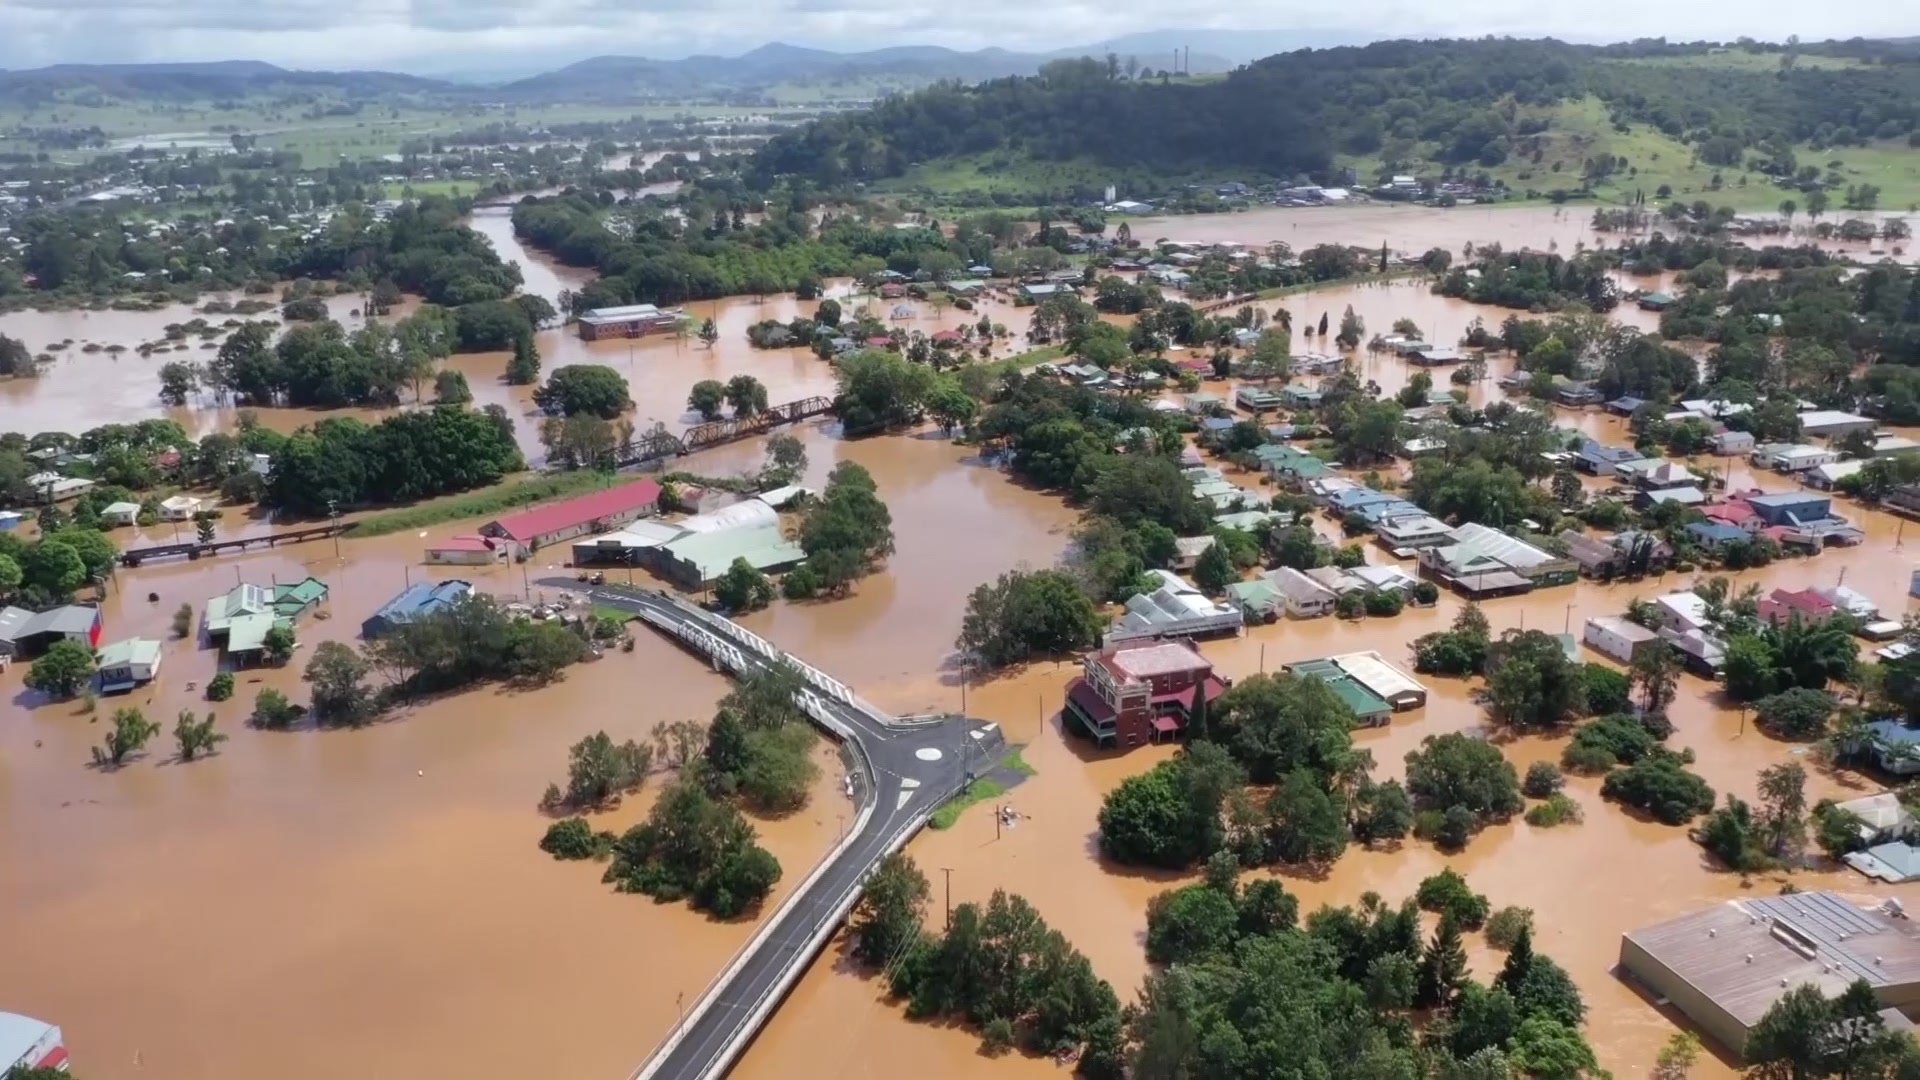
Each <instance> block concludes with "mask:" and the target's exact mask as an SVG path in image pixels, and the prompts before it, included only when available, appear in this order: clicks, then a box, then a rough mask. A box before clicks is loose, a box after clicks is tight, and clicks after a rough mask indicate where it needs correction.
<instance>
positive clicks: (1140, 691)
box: [1063, 641, 1227, 750]
mask: <svg viewBox="0 0 1920 1080" xmlns="http://www.w3.org/2000/svg"><path fill="white" fill-rule="evenodd" d="M1226 690H1227V683H1226V680H1224V679H1222V678H1220V677H1219V676H1218V675H1215V674H1214V673H1213V665H1212V664H1210V663H1208V662H1207V659H1206V658H1205V657H1203V656H1201V655H1200V654H1199V653H1198V652H1196V651H1195V650H1194V649H1193V647H1192V646H1190V645H1187V644H1184V643H1181V642H1170V641H1162V642H1154V643H1150V644H1148V643H1143V644H1134V645H1120V646H1109V647H1107V648H1104V649H1102V650H1100V651H1099V652H1096V653H1091V654H1089V655H1088V656H1087V657H1086V659H1085V660H1084V661H1082V666H1081V674H1080V675H1079V676H1077V677H1075V678H1074V679H1073V680H1072V681H1071V682H1069V683H1068V684H1067V700H1066V707H1065V709H1064V710H1063V716H1064V719H1065V720H1066V721H1067V726H1068V728H1069V729H1070V730H1073V731H1077V732H1079V733H1080V734H1081V735H1084V736H1085V737H1087V738H1089V739H1092V740H1093V741H1094V743H1095V744H1096V745H1098V746H1099V747H1100V748H1101V749H1103V750H1111V749H1132V748H1133V747H1136V746H1141V745H1145V744H1147V743H1155V742H1168V741H1173V740H1176V739H1178V738H1180V736H1181V735H1182V734H1183V733H1184V732H1185V731H1186V726H1187V722H1188V721H1189V720H1190V719H1191V718H1192V715H1193V709H1194V706H1195V704H1196V702H1197V701H1199V700H1202V699H1204V700H1206V701H1208V702H1211V701H1213V700H1214V699H1216V698H1218V697H1219V696H1220V695H1221V694H1223V693H1226Z"/></svg>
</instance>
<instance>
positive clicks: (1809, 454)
mask: <svg viewBox="0 0 1920 1080" xmlns="http://www.w3.org/2000/svg"><path fill="white" fill-rule="evenodd" d="M1747 460H1748V461H1749V462H1751V463H1752V464H1755V465H1758V466H1760V467H1761V468H1766V469H1772V470H1773V471H1774V472H1782V473H1796V472H1805V471H1806V470H1808V469H1811V468H1813V467H1814V466H1816V465H1825V464H1827V463H1829V462H1834V461H1839V460H1840V455H1839V454H1838V453H1837V452H1835V451H1832V450H1827V449H1823V448H1821V447H1818V446H1808V445H1806V444H1804V443H1765V444H1763V445H1760V446H1756V447H1754V448H1753V452H1752V453H1750V454H1748V455H1747Z"/></svg>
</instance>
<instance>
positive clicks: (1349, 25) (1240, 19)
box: [0, 0, 1920, 71]
mask: <svg viewBox="0 0 1920 1080" xmlns="http://www.w3.org/2000/svg"><path fill="white" fill-rule="evenodd" d="M1193 26H1201V27H1212V28H1223V29H1245V30H1256V29H1258V30H1286V29H1294V28H1299V29H1314V30H1327V31H1353V32H1361V33H1365V34H1368V35H1379V34H1388V35H1392V36H1440V35H1446V36H1459V35H1479V34H1488V33H1525V34H1539V33H1547V34H1554V35H1557V36H1562V37H1568V38H1573V39H1579V40H1614V39H1621V38H1629V37H1637V36H1656V35H1664V36H1666V37H1668V38H1672V39H1689V40H1691V39H1697V38H1714V39H1731V38H1734V37H1737V36H1740V35H1742V34H1745V35H1750V36H1753V37H1758V38H1768V39H1775V40H1778V39H1781V38H1784V37H1786V36H1787V35H1788V34H1793V33H1798V34H1799V35H1801V36H1802V37H1804V38H1809V39H1812V38H1825V37H1852V36H1855V35H1861V36H1868V37H1874V36H1903V35H1910V34H1920V2H1916V0H1882V2H1880V3H1867V4H1808V3H1806V2H1805V0H1607V2H1604V3H1596V2H1594V0H1344V2H1341V3H1331V4H1330V3H1326V2H1324V0H1264V2H1263V0H1253V2H1251V3H1249V2H1247V0H1061V2H1057V3H1033V2H1032V0H969V2H967V3H964V4H955V3H950V2H944V0H0V67H8V68H23V67H34V66H38V65H42V64H51V63H62V62H94V63H98V62H110V61H153V60H221V59H259V60H267V61H270V62H273V63H277V64H282V65H284V66H288V67H301V68H376V67H384V68H393V69H403V70H442V71H444V70H468V69H472V70H481V69H488V68H495V67H499V66H502V65H514V66H525V65H526V64H527V62H528V61H529V60H535V59H536V58H537V59H539V60H544V59H547V58H554V57H558V58H562V59H573V58H578V57H582V56H588V55H597V54H604V53H622V54H632V55H646V56H655V57H662V58H669V57H677V56H685V55H687V54H689V53H692V52H720V53H729V54H730V53H738V52H743V51H745V50H747V49H750V48H753V47H754V46H757V45H760V44H763V43H765V42H766V41H770V40H777V41H787V42H793V43H796V44H805V45H814V46H820V47H825V48H836V49H843V50H844V49H857V48H873V47H878V46H883V45H900V44H936V45H948V46H952V47H955V48H980V47H984V46H988V45H998V46H1002V47H1004V48H1009V49H1020V50H1036V51H1044V50H1050V49H1056V48H1063V47H1066V46H1070V45H1080V44H1086V43H1089V42H1093V41H1099V40H1103V39H1107V38H1112V37H1115V36H1118V35H1121V34H1126V33H1130V32H1134V31H1144V30H1161V29H1171V28H1176V27H1193ZM1197 51H1198V50H1197V49H1196V52H1197Z"/></svg>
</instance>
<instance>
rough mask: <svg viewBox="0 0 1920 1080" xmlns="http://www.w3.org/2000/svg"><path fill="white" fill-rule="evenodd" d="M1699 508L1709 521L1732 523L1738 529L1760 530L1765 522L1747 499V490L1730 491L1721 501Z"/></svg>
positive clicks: (1723, 523) (1722, 523) (1721, 523)
mask: <svg viewBox="0 0 1920 1080" xmlns="http://www.w3.org/2000/svg"><path fill="white" fill-rule="evenodd" d="M1754 494H1758V492H1754ZM1699 509H1700V512H1701V513H1702V514H1705V515H1706V517H1707V520H1708V521H1711V522H1714V523H1715V524H1719V525H1731V526H1733V527H1734V528H1736V529H1746V530H1747V531H1748V532H1753V531H1756V530H1758V529H1759V528H1760V526H1761V525H1762V524H1763V522H1762V521H1761V520H1760V512H1759V511H1757V510H1755V509H1754V508H1753V504H1752V503H1750V502H1748V501H1747V493H1746V492H1739V491H1736V492H1730V493H1729V494H1728V495H1727V497H1726V498H1724V499H1722V500H1720V501H1719V502H1715V503H1707V504H1706V505H1704V506H1701V507H1700V508H1699Z"/></svg>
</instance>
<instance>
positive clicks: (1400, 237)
mask: <svg viewBox="0 0 1920 1080" xmlns="http://www.w3.org/2000/svg"><path fill="white" fill-rule="evenodd" d="M1709 201H1711V200H1709ZM1593 211H1594V208H1593V207H1592V206H1456V207H1451V208H1446V209H1443V208H1440V207H1434V206H1405V205H1395V204H1392V203H1356V204H1352V205H1348V206H1326V207H1266V208H1262V209H1257V210H1248V211H1244V212H1241V213H1235V214H1179V215H1172V216H1164V217H1140V218H1123V219H1114V221H1112V222H1110V223H1109V227H1110V228H1117V227H1118V222H1119V221H1122V220H1124V221H1126V222H1127V226H1128V228H1129V229H1130V230H1131V231H1132V233H1133V236H1134V238H1135V239H1136V240H1139V241H1142V242H1149V243H1150V242H1154V241H1158V240H1178V241H1184V242H1188V243H1210V244H1244V245H1247V246H1249V247H1264V246H1266V245H1268V244H1273V243H1284V244H1288V245H1290V246H1291V247H1292V248H1293V249H1294V250H1295V251H1296V252H1297V251H1304V250H1306V249H1307V248H1310V247H1313V246H1315V245H1316V244H1348V245H1352V246H1356V247H1365V248H1378V247H1379V246H1380V245H1381V244H1386V245H1387V246H1389V247H1390V248H1392V249H1393V250H1395V251H1398V252H1401V253H1403V254H1412V255H1417V254H1419V253H1421V252H1423V251H1427V250H1429V249H1431V248H1436V247H1439V248H1445V249H1447V250H1448V251H1451V252H1453V254H1454V257H1455V259H1456V260H1458V259H1459V258H1460V257H1461V256H1462V255H1463V253H1464V252H1463V249H1464V248H1465V246H1466V245H1468V244H1472V245H1473V246H1474V247H1482V246H1484V245H1487V244H1496V243H1497V244H1499V245H1501V246H1502V247H1504V248H1506V249H1508V250H1513V249H1516V248H1525V249H1529V250H1533V251H1548V250H1552V251H1558V252H1560V253H1561V254H1563V255H1571V254H1573V253H1574V252H1575V251H1576V250H1578V249H1579V247H1580V246H1581V245H1582V244H1584V245H1585V246H1587V247H1590V248H1591V247H1613V246H1614V245H1616V244H1619V243H1620V242H1621V241H1622V240H1625V239H1629V238H1630V237H1631V235H1632V234H1629V233H1620V232H1611V233H1602V232H1595V231H1594V229H1593ZM1748 216H1752V217H1765V216H1767V215H1764V214H1755V215H1748ZM1909 216H1910V215H1906V214H1898V213H1885V212H1882V213H1854V212H1846V213H1842V214H1838V215H1833V216H1831V220H1833V221H1835V222H1839V221H1842V220H1845V219H1846V218H1849V217H1859V218H1866V219H1870V220H1872V221H1875V222H1876V223H1877V222H1881V221H1885V220H1887V219H1889V218H1907V217H1909ZM1643 235H1644V234H1643ZM1749 242H1750V243H1752V244H1753V245H1755V246H1757V247H1764V246H1766V245H1768V244H1801V243H1811V244H1816V245H1817V246H1819V247H1821V248H1824V249H1826V250H1828V251H1833V252H1839V253H1842V254H1846V255H1849V256H1852V257H1854V258H1858V259H1867V258H1873V259H1876V260H1877V259H1879V258H1880V257H1881V256H1877V255H1872V254H1871V253H1872V252H1873V250H1874V249H1875V248H1877V247H1880V246H1882V245H1881V244H1880V243H1878V242H1872V241H1862V242H1858V243H1851V242H1845V241H1840V240H1816V239H1815V238H1814V237H1813V236H1812V235H1811V234H1810V233H1809V232H1808V230H1807V228H1806V226H1805V224H1804V223H1800V224H1796V225H1795V227H1794V234H1793V235H1792V236H1791V237H1784V236H1773V237H1766V236H1758V237H1754V238H1752V239H1751V240H1750V241H1749ZM1902 244H1904V247H1905V250H1904V251H1903V252H1901V253H1899V254H1893V253H1892V247H1893V246H1900V245H1890V246H1887V254H1888V255H1889V256H1890V257H1892V258H1893V259H1894V260H1895V261H1898V262H1912V261H1914V259H1915V258H1916V257H1920V249H1916V248H1915V247H1914V246H1913V243H1912V242H1911V241H1903V242H1902Z"/></svg>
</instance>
